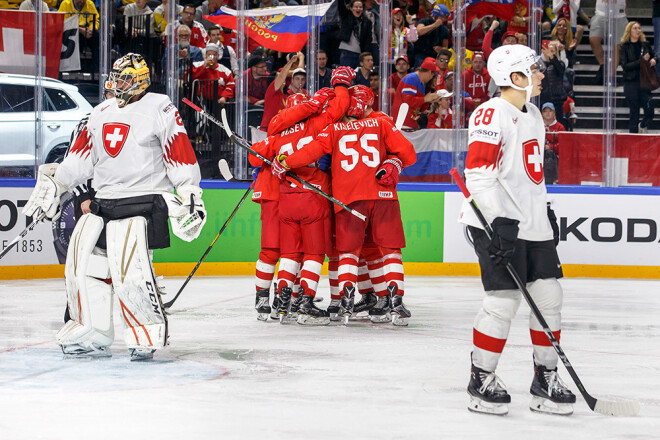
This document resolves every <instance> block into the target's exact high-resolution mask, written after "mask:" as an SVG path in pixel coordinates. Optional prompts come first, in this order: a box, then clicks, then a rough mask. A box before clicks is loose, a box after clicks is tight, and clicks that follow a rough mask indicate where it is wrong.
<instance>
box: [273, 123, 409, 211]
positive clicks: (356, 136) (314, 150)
mask: <svg viewBox="0 0 660 440" xmlns="http://www.w3.org/2000/svg"><path fill="white" fill-rule="evenodd" d="M324 154H332V168H331V169H332V190H333V194H334V196H335V197H336V198H337V199H339V200H341V201H342V202H344V203H346V204H348V203H352V202H355V201H358V200H396V199H397V193H396V186H394V187H392V186H384V185H381V184H380V182H379V181H378V180H376V171H378V168H379V167H380V165H381V164H382V162H383V161H384V160H385V159H387V157H388V156H391V155H394V156H397V157H398V158H399V159H401V161H402V162H403V166H404V167H407V166H409V165H412V164H414V163H415V162H416V161H417V154H416V153H415V148H414V147H413V145H412V144H411V143H410V141H408V139H406V138H405V137H404V136H403V134H401V132H400V131H399V130H397V129H396V127H395V126H394V124H392V122H391V121H390V120H389V119H388V118H384V117H373V118H366V119H359V120H355V121H350V122H337V123H335V124H332V125H330V126H328V127H327V128H326V129H325V130H323V131H322V132H321V133H320V134H319V135H318V136H317V138H316V140H315V141H313V142H312V143H310V144H309V145H307V146H306V147H305V148H304V149H302V150H300V151H297V152H295V153H293V154H292V155H290V156H289V157H287V159H286V163H287V165H289V166H290V167H291V168H298V167H301V166H303V165H306V164H309V163H312V162H314V161H315V160H317V159H318V158H319V157H321V156H323V155H324ZM339 209H341V208H339V207H338V206H336V205H335V211H339Z"/></svg>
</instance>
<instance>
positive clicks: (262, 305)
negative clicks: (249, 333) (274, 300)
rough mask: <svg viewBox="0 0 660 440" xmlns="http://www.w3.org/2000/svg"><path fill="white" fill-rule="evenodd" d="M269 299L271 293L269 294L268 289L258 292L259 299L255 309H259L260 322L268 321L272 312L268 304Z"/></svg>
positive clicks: (256, 301) (255, 303)
mask: <svg viewBox="0 0 660 440" xmlns="http://www.w3.org/2000/svg"><path fill="white" fill-rule="evenodd" d="M269 297H270V292H268V289H261V290H257V297H256V299H255V302H254V308H255V309H257V319H258V320H259V321H267V320H268V316H269V315H270V312H271V309H270V305H269V304H268V299H269Z"/></svg>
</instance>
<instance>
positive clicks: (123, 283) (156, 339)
mask: <svg viewBox="0 0 660 440" xmlns="http://www.w3.org/2000/svg"><path fill="white" fill-rule="evenodd" d="M106 241H107V245H108V264H109V266H110V273H111V274H112V285H113V286H114V289H115V292H116V293H117V297H118V298H119V305H120V308H121V313H122V317H123V319H124V338H125V340H126V345H127V346H128V348H129V349H132V348H136V349H137V348H148V349H158V348H162V347H164V346H165V345H166V344H167V330H168V329H167V317H166V316H165V313H164V311H163V303H162V301H161V298H160V294H159V293H158V290H157V289H156V279H155V277H154V272H153V267H152V265H151V258H150V257H149V251H148V242H147V221H146V220H145V219H144V217H131V218H127V219H123V220H113V221H110V222H108V225H107V228H106Z"/></svg>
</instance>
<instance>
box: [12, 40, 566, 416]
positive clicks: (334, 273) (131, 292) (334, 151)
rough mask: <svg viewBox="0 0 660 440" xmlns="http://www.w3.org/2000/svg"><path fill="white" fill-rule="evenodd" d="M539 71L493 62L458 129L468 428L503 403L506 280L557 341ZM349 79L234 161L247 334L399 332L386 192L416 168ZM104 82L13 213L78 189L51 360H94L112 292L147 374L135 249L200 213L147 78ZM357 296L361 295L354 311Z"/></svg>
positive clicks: (401, 308) (364, 91) (139, 258)
mask: <svg viewBox="0 0 660 440" xmlns="http://www.w3.org/2000/svg"><path fill="white" fill-rule="evenodd" d="M540 67H542V62H541V61H540V60H539V59H538V57H536V54H535V53H534V51H533V50H531V49H529V48H527V47H525V46H520V45H509V46H503V47H501V48H498V49H496V50H495V51H493V53H492V54H491V56H490V58H489V60H488V70H489V72H490V74H491V77H492V78H493V80H494V81H495V83H496V84H497V85H498V86H500V87H501V97H500V98H494V99H491V100H489V101H488V102H487V103H484V104H482V105H481V106H479V108H477V109H476V110H475V112H474V113H473V114H472V116H471V118H470V129H469V147H468V154H467V157H466V160H465V177H466V184H467V188H468V189H469V191H470V193H471V194H472V197H474V198H475V200H478V202H479V206H480V207H481V212H482V213H483V217H485V219H486V220H487V221H488V223H489V224H490V225H491V229H492V231H489V233H488V234H487V233H486V232H485V231H484V225H482V224H481V223H480V222H479V221H478V219H477V218H476V217H475V213H473V212H472V211H471V209H470V206H471V205H469V204H467V203H466V204H465V205H464V206H463V208H462V211H461V214H460V221H461V222H463V223H465V224H466V225H467V226H468V230H469V232H470V235H471V236H472V238H473V241H474V247H475V251H476V253H477V256H478V258H479V264H480V268H481V274H482V282H483V285H484V289H485V291H486V292H485V293H486V295H485V297H484V300H483V303H482V308H481V310H480V312H479V313H478V314H477V317H476V318H475V322H474V329H473V330H474V331H473V351H472V369H471V373H472V374H471V378H470V383H469V386H468V393H469V394H470V396H471V401H470V405H469V409H470V410H473V411H478V412H485V413H491V414H506V412H507V411H508V403H509V402H510V400H511V397H510V395H509V394H508V393H507V391H506V388H505V386H504V384H503V383H502V381H501V380H500V379H499V377H498V376H497V375H496V374H495V369H496V367H497V364H498V361H499V358H500V356H501V353H502V350H503V348H504V345H505V343H506V339H507V337H508V333H509V329H510V325H511V321H512V319H513V317H514V316H515V314H516V312H517V309H518V306H519V304H520V299H521V295H520V291H519V290H518V289H517V287H516V284H515V283H514V281H513V279H512V278H511V276H510V274H509V270H510V269H511V268H513V269H514V270H515V271H516V272H517V273H518V274H520V277H521V278H522V279H523V282H524V283H525V284H526V287H527V289H528V290H529V294H530V295H531V297H532V300H533V301H534V302H535V303H536V305H537V306H538V310H539V311H540V313H541V314H542V316H543V317H545V320H546V321H547V325H548V327H549V330H548V331H552V332H553V334H555V337H556V339H557V340H559V337H560V332H561V309H562V290H561V286H560V285H559V283H558V282H557V278H560V277H561V276H562V270H561V263H560V262H559V258H558V256H557V251H556V245H557V242H558V231H559V229H558V227H557V222H556V217H555V215H554V212H552V210H551V209H550V208H549V207H548V206H546V200H547V197H546V190H545V185H544V178H543V168H542V163H543V160H542V159H543V156H542V148H541V145H543V139H544V125H543V120H542V118H541V115H540V112H539V110H538V108H536V107H535V106H534V105H533V104H531V103H530V102H529V101H530V99H531V97H533V96H537V95H538V94H540V89H541V86H540V84H541V80H542V79H543V73H542V71H541V69H540ZM354 76H355V73H354V71H353V70H352V69H350V68H348V67H339V68H337V69H335V70H334V71H333V73H332V80H331V85H332V88H324V89H321V90H319V91H318V92H317V93H316V94H315V95H314V96H313V97H311V98H308V97H307V96H305V95H300V94H294V95H291V96H289V98H288V100H287V108H286V109H284V110H283V111H282V112H280V113H279V114H278V115H277V116H276V117H275V118H274V119H273V120H272V121H271V123H270V125H269V127H268V137H267V138H266V139H265V140H264V141H262V142H259V143H257V144H255V145H254V146H253V147H254V150H256V152H257V153H259V154H260V155H261V156H262V157H265V158H273V159H272V161H271V164H270V165H268V164H265V163H263V162H262V160H261V159H259V158H258V157H256V156H251V157H250V163H251V164H252V166H254V167H256V168H257V169H260V171H257V173H256V174H257V177H256V182H255V189H254V194H253V199H254V200H255V201H257V202H258V203H260V205H261V221H262V229H261V231H262V232H261V234H262V235H261V252H260V254H259V260H258V261H257V264H256V283H255V284H256V301H255V306H256V310H257V312H258V317H259V319H260V320H267V319H268V316H269V315H270V316H271V317H273V318H278V317H279V318H280V320H281V321H282V322H283V321H284V320H285V319H288V318H291V317H292V318H295V319H296V320H297V322H298V323H299V324H302V325H327V324H329V323H330V321H331V320H343V321H344V323H347V322H348V320H349V318H351V317H356V316H359V314H364V315H367V316H368V317H369V319H370V320H371V321H372V322H376V323H381V322H389V321H391V322H392V323H393V324H394V325H407V323H408V318H410V316H411V313H410V311H409V310H408V309H407V308H406V306H405V305H404V303H403V294H404V290H405V289H404V276H403V263H402V260H401V248H403V247H405V237H404V233H403V225H402V221H401V212H400V207H399V203H398V198H397V192H396V184H397V182H398V179H399V174H400V172H401V171H402V170H403V168H405V167H406V166H409V165H412V164H414V163H415V161H416V154H415V150H414V148H413V145H412V144H411V143H410V142H409V141H408V140H407V139H406V138H405V137H404V136H403V135H402V134H401V132H400V131H399V130H398V129H397V128H396V126H395V124H394V123H393V121H392V119H391V118H390V117H389V116H388V115H386V114H384V113H381V112H378V111H374V110H373V109H372V107H371V106H372V104H373V103H374V95H373V92H372V91H371V89H369V88H368V87H364V86H352V87H351V82H352V80H353V78H354ZM109 84H110V86H109V88H110V89H111V90H112V91H114V95H115V96H114V97H111V98H109V99H107V100H106V101H104V102H102V103H101V104H99V105H98V106H96V107H95V108H94V110H93V111H92V113H91V114H90V116H89V119H88V122H87V124H86V125H85V126H84V127H83V128H82V130H81V133H80V135H79V136H78V137H77V138H76V140H75V142H73V144H72V145H71V147H70V150H69V152H68V154H67V156H66V157H65V159H64V161H63V162H62V163H61V164H60V165H57V164H47V165H42V166H41V167H40V168H39V173H38V176H37V183H36V186H35V189H34V191H33V193H32V195H31V196H30V199H29V201H28V203H27V204H26V206H25V208H24V210H23V212H24V213H25V214H26V215H28V216H41V217H45V218H47V219H49V220H56V219H57V218H58V216H59V213H60V206H59V205H60V196H61V195H62V194H63V193H64V192H66V191H71V190H72V189H73V188H75V187H77V186H78V185H81V184H84V183H85V182H87V181H88V180H89V179H93V183H94V188H95V190H96V194H95V195H94V198H93V200H91V201H90V202H89V204H88V205H86V211H85V212H86V213H85V214H84V215H82V217H81V218H80V219H79V221H78V222H77V224H76V227H75V229H74V231H73V234H72V237H71V240H70V244H69V248H68V252H67V260H66V265H65V281H66V291H67V304H68V312H69V314H68V316H67V319H66V323H65V325H64V327H63V328H62V329H61V330H60V331H59V332H58V334H57V342H58V344H59V345H60V346H61V348H62V350H63V352H64V354H65V356H67V357H103V356H110V355H111V353H110V346H111V344H112V342H113V340H114V326H113V322H112V309H113V307H112V304H113V295H114V294H115V293H116V294H117V296H118V298H119V302H120V306H121V310H122V318H123V323H124V338H125V340H126V344H127V346H128V348H129V351H130V354H131V360H145V359H151V358H152V357H153V353H154V351H155V350H157V349H160V348H163V347H165V346H166V345H167V343H168V321H167V316H166V314H165V312H164V307H163V303H162V300H161V295H160V291H159V287H158V285H157V283H156V279H155V277H154V272H153V265H152V253H151V250H152V249H159V248H164V247H167V246H169V233H168V225H167V220H168V217H169V219H170V222H171V224H172V231H173V232H174V234H175V235H177V236H178V237H180V238H182V239H184V240H186V241H191V240H193V239H195V238H197V237H198V236H199V234H200V231H201V229H202V227H203V226H204V223H205V221H206V210H205V207H204V203H203V202H202V200H201V195H202V190H201V188H200V186H199V185H200V171H199V166H198V164H197V160H196V158H195V154H194V151H193V149H192V146H191V144H190V141H189V140H188V137H187V135H186V132H185V129H184V127H183V123H182V120H181V117H180V116H179V112H178V110H177V109H176V107H175V106H174V105H173V104H172V102H171V101H170V100H169V98H168V97H167V96H165V95H159V94H155V93H147V92H146V89H147V88H148V86H149V84H150V77H149V68H148V67H147V65H146V63H145V61H144V59H143V58H142V57H141V56H140V55H137V54H128V55H126V56H124V57H122V58H120V59H118V60H117V61H116V62H115V63H114V65H113V72H112V74H111V76H110V81H109ZM138 124H139V127H138V126H137V125H138ZM259 167H260V168H259ZM293 174H295V176H297V177H296V178H291V177H292V176H291V175H293ZM298 178H301V179H303V180H305V181H306V182H307V185H306V186H302V185H300V183H299V182H298ZM308 186H312V187H314V188H317V189H318V190H321V191H322V192H325V193H328V194H332V195H333V197H334V199H333V200H334V201H335V202H337V201H341V202H343V204H342V205H343V206H339V205H340V204H338V203H335V206H334V209H333V207H332V205H331V204H330V202H329V201H328V199H327V198H325V197H322V196H321V195H319V194H318V192H317V191H312V190H310V189H309V188H308ZM174 188H176V191H177V193H176V194H174ZM346 208H348V209H346ZM326 256H327V257H328V259H329V275H330V289H331V302H330V305H329V307H328V309H327V310H322V309H319V308H318V307H317V306H316V305H315V303H314V299H315V296H316V292H317V289H318V283H319V278H320V273H321V267H322V264H323V262H324V260H325V257H326ZM278 260H279V263H280V266H279V272H278V274H277V282H276V286H275V296H274V299H273V306H272V307H271V305H270V289H271V285H272V284H273V278H274V272H275V266H276V264H277V262H278ZM356 291H359V292H360V293H361V294H362V298H361V299H360V301H359V302H357V303H356V302H355V294H356ZM543 330H545V329H544V328H543V326H542V325H541V324H540V323H539V321H538V320H537V318H536V316H530V334H531V338H532V344H533V347H534V355H533V359H534V379H533V382H532V386H531V389H530V392H531V393H532V396H533V400H532V404H531V405H530V408H531V409H533V410H535V411H541V412H549V413H554V414H570V413H572V411H573V408H572V404H573V403H574V402H575V395H573V394H572V393H571V392H570V390H568V388H567V387H566V386H565V384H564V383H563V382H562V381H561V379H560V378H559V376H558V374H557V362H558V356H557V353H556V352H555V351H554V350H553V348H552V346H551V344H550V342H549V341H548V338H546V337H545V335H544V334H543Z"/></svg>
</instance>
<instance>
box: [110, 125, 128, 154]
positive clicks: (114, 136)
mask: <svg viewBox="0 0 660 440" xmlns="http://www.w3.org/2000/svg"><path fill="white" fill-rule="evenodd" d="M130 129H131V126H130V125H128V124H122V123H121V122H111V123H107V124H103V147H104V148H105V151H106V153H108V154H109V155H110V157H117V155H118V154H119V153H120V152H121V149H122V148H123V147H124V143H125V142H126V138H127V137H128V131H129V130H130Z"/></svg>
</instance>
